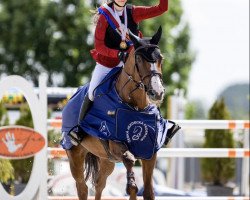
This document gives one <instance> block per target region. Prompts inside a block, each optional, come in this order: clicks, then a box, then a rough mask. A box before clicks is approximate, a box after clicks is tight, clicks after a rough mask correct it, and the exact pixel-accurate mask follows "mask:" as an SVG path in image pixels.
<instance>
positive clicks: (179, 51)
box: [132, 0, 195, 117]
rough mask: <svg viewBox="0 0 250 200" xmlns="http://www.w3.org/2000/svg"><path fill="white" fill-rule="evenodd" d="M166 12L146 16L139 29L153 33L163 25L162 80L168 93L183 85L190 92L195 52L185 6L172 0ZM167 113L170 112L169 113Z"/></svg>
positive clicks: (146, 32) (136, 2) (148, 2)
mask: <svg viewBox="0 0 250 200" xmlns="http://www.w3.org/2000/svg"><path fill="white" fill-rule="evenodd" d="M158 2H159V0H153V1H147V0H142V1H139V2H138V1H135V0H134V1H132V3H134V4H135V5H136V4H137V5H154V4H157V3H158ZM168 7H169V9H168V11H167V13H164V14H163V15H161V16H159V17H156V18H152V19H150V20H145V21H143V22H142V23H141V24H140V30H141V31H142V33H143V35H144V36H152V35H153V34H154V32H155V31H156V30H157V28H158V27H159V26H160V25H161V26H162V28H163V34H162V38H161V41H160V48H161V52H162V53H163V56H164V57H165V60H164V63H163V82H164V84H165V85H166V89H167V93H166V96H169V95H173V93H174V90H175V89H176V88H178V89H184V93H185V94H187V90H188V88H187V86H188V77H189V72H190V70H191V66H192V63H193V61H194V59H195V54H194V53H193V52H192V51H191V48H190V29H189V25H188V24H187V23H186V22H183V21H182V20H181V17H182V15H183V10H182V6H181V2H180V0H176V1H174V2H173V1H169V6H168ZM167 99H168V98H164V102H163V104H162V109H161V110H162V111H163V112H164V113H165V116H166V115H167V111H166V108H165V107H167V106H166V105H167ZM166 117H167V116H166Z"/></svg>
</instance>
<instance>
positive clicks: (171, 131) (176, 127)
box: [164, 120, 181, 145]
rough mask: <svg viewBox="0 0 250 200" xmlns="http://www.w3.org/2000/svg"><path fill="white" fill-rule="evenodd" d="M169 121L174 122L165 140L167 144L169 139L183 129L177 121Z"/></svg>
mask: <svg viewBox="0 0 250 200" xmlns="http://www.w3.org/2000/svg"><path fill="white" fill-rule="evenodd" d="M169 122H170V123H172V124H173V126H172V127H171V128H170V129H168V131H167V136H166V140H165V142H164V144H165V145H167V144H168V143H169V141H170V140H171V139H172V138H173V137H174V135H175V134H176V133H177V132H178V131H179V130H180V129H181V127H180V126H179V125H178V124H176V123H175V122H173V121H170V120H169Z"/></svg>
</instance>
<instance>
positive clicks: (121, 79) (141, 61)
mask: <svg viewBox="0 0 250 200" xmlns="http://www.w3.org/2000/svg"><path fill="white" fill-rule="evenodd" d="M161 33H162V29H161V27H160V28H159V29H158V31H157V33H156V34H155V35H154V36H153V37H152V38H142V39H141V38H139V37H137V36H135V35H133V34H132V33H130V38H131V40H132V42H133V44H134V48H133V49H132V50H131V52H130V53H129V56H128V59H127V61H126V63H125V65H124V67H123V69H122V70H121V72H120V74H119V75H118V77H117V81H116V84H115V87H116V90H117V92H118V94H119V96H120V97H121V99H122V100H123V101H124V102H126V103H128V104H129V105H131V106H133V107H134V108H136V109H137V110H143V109H144V108H145V107H147V106H148V105H149V104H150V103H154V104H157V105H159V104H160V103H161V102H162V100H163V97H164V87H163V82H162V60H163V57H162V55H161V53H160V49H159V47H158V46H157V45H158V42H159V40H160V37H161ZM66 152H67V155H68V159H69V163H70V169H71V173H72V175H73V178H74V179H75V182H76V187H77V193H78V197H79V200H87V197H88V187H87V185H86V180H87V179H88V178H89V177H92V182H93V184H94V186H95V191H96V194H95V200H100V199H101V195H102V191H103V189H104V188H105V185H106V179H107V177H108V176H109V175H110V174H111V173H112V172H113V170H114V166H115V162H123V164H124V166H125V167H126V169H127V187H126V192H127V193H128V194H129V196H130V198H129V199H130V200H135V199H137V197H136V195H137V192H138V188H137V186H136V183H135V178H134V173H133V169H132V168H133V166H134V163H135V161H136V158H135V157H134V156H133V155H132V154H131V153H130V152H129V150H128V148H127V147H126V146H125V145H124V144H122V143H121V142H115V141H111V140H109V141H108V142H107V143H106V145H104V144H103V142H101V140H100V139H99V138H96V137H93V136H91V135H88V134H85V136H84V138H83V140H82V141H81V143H80V145H78V146H73V147H72V148H71V149H70V150H66ZM156 156H157V155H156V153H155V154H154V155H153V156H152V157H151V159H150V160H141V163H142V171H143V181H144V192H143V198H144V199H145V200H153V199H155V197H154V192H153V185H152V176H153V169H154V166H155V163H156ZM84 171H85V177H84V173H83V172H84Z"/></svg>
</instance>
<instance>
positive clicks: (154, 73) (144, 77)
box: [122, 44, 162, 100]
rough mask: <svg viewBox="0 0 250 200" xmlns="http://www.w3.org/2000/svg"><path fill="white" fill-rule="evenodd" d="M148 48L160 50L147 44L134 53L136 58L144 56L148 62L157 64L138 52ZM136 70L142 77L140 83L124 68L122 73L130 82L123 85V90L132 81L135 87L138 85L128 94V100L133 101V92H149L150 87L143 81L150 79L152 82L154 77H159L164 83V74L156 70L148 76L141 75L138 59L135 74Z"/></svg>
mask: <svg viewBox="0 0 250 200" xmlns="http://www.w3.org/2000/svg"><path fill="white" fill-rule="evenodd" d="M147 48H157V49H159V47H158V46H157V45H153V44H146V45H143V46H140V47H138V48H137V49H136V50H135V52H134V54H135V57H136V55H142V56H143V58H144V59H145V60H146V61H147V62H150V63H155V62H156V60H154V59H149V58H146V57H145V56H144V55H143V54H142V53H140V52H138V51H140V50H142V49H147ZM135 70H137V72H138V74H139V76H140V81H136V80H134V78H133V76H132V75H131V74H129V73H128V72H126V70H125V69H124V68H123V70H122V71H123V72H124V73H125V74H126V75H127V76H128V80H127V82H126V83H125V84H124V85H123V87H122V90H123V88H124V87H125V86H126V85H127V84H128V83H129V82H130V81H133V82H134V83H135V85H136V87H135V88H134V89H133V90H131V91H130V92H129V94H128V99H129V100H130V99H131V94H132V93H133V92H135V91H136V90H137V89H144V90H145V92H148V88H149V87H148V85H145V84H144V83H143V81H144V80H145V79H146V78H148V77H150V80H151V79H152V77H154V76H159V77H160V80H161V81H162V74H161V73H159V72H157V71H156V70H151V71H150V73H149V74H147V75H145V76H143V77H142V76H141V74H140V70H139V67H138V64H137V63H136V59H135V65H134V72H135ZM148 84H150V81H149V83H148Z"/></svg>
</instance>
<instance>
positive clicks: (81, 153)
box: [66, 145, 88, 200]
mask: <svg viewBox="0 0 250 200" xmlns="http://www.w3.org/2000/svg"><path fill="white" fill-rule="evenodd" d="M66 153H67V156H68V159H69V165H70V171H71V174H72V176H73V178H74V179H75V182H76V188H77V194H78V198H79V200H87V199H88V186H87V185H86V183H85V180H84V167H83V166H84V165H83V163H84V159H85V156H86V153H87V152H86V150H85V149H84V148H83V147H82V146H81V145H78V146H73V147H72V149H70V150H66Z"/></svg>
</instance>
